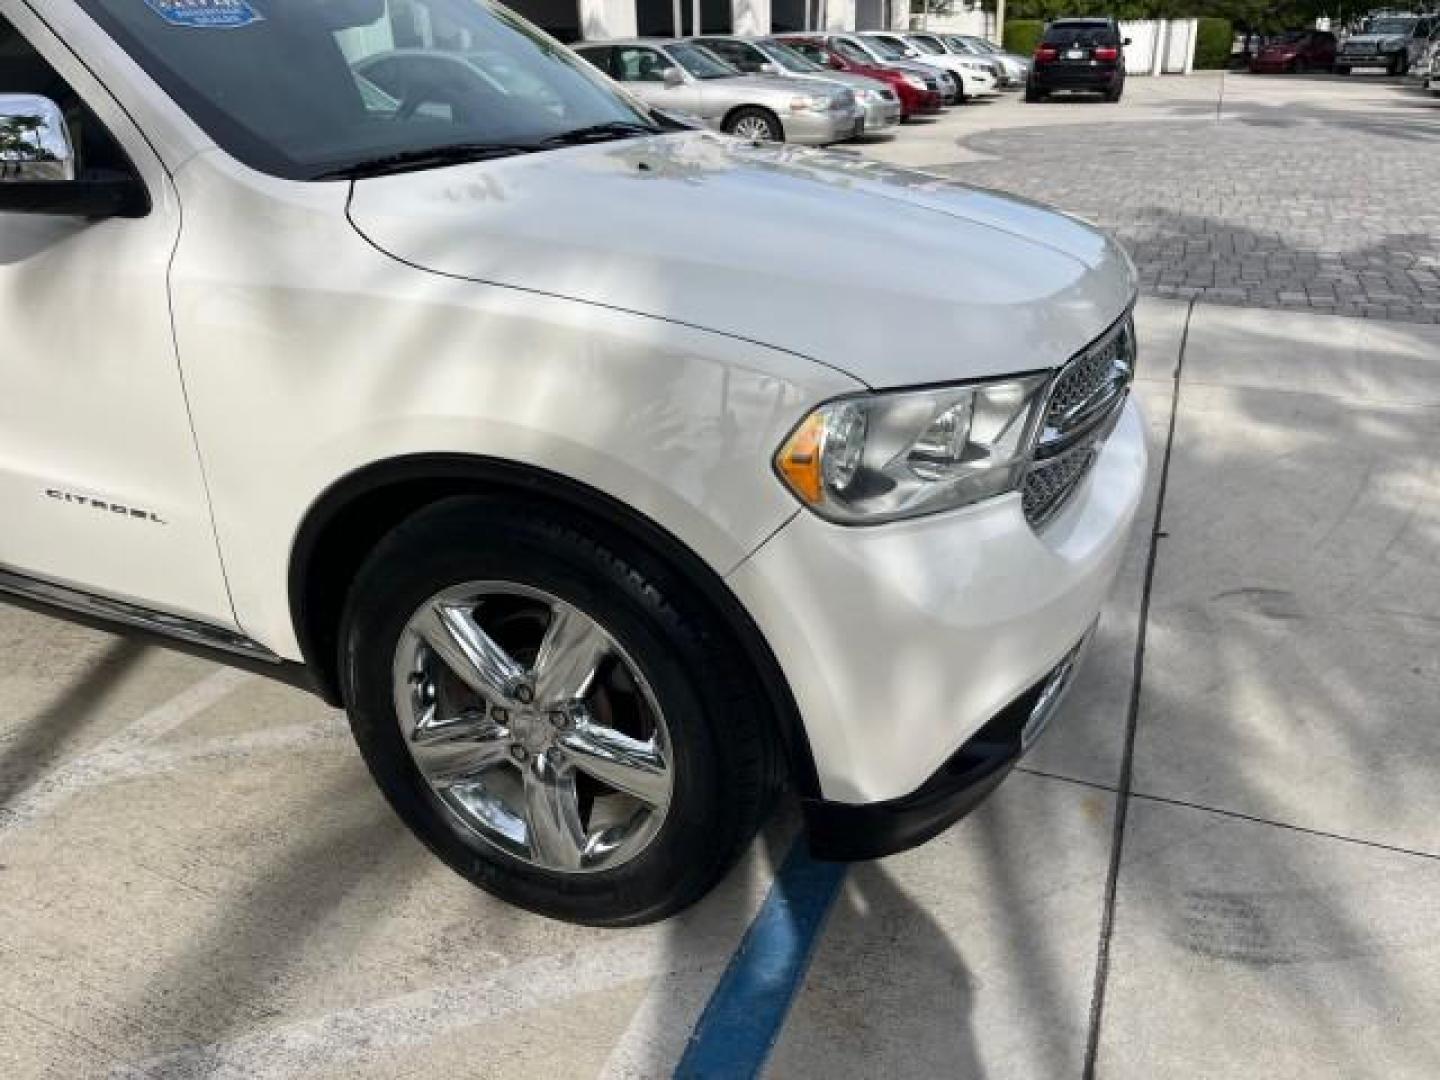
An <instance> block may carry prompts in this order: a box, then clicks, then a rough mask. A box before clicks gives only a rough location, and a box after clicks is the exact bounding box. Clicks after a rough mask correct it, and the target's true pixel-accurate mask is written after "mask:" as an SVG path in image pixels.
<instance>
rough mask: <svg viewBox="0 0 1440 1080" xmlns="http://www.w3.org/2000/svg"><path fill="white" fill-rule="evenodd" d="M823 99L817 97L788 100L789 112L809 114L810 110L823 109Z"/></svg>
mask: <svg viewBox="0 0 1440 1080" xmlns="http://www.w3.org/2000/svg"><path fill="white" fill-rule="evenodd" d="M824 108H825V99H824V98H817V97H808V96H806V97H794V98H791V99H790V111H791V112H809V111H810V110H811V109H817V110H818V109H824Z"/></svg>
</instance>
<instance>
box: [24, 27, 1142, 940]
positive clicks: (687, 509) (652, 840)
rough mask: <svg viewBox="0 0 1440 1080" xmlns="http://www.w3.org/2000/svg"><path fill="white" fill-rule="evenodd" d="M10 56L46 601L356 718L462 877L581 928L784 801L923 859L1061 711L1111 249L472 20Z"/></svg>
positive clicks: (1117, 398) (374, 766) (1127, 484)
mask: <svg viewBox="0 0 1440 1080" xmlns="http://www.w3.org/2000/svg"><path fill="white" fill-rule="evenodd" d="M0 38H3V40H0V165H3V168H0V325H3V326H4V327H5V333H6V348H5V349H4V350H3V352H0V512H3V519H4V522H5V524H4V527H3V529H0V590H3V592H4V593H5V594H6V595H8V596H9V597H10V598H12V599H13V600H15V601H16V602H18V603H22V604H27V605H30V606H36V607H40V608H43V609H45V610H54V611H57V612H59V613H62V614H65V615H68V616H69V617H72V618H77V619H80V620H82V621H88V622H94V623H99V624H103V625H106V626H120V627H124V628H127V629H128V630H130V631H131V632H136V633H139V634H142V635H151V636H154V637H155V638H156V639H157V640H160V639H163V640H166V641H169V642H171V643H173V644H175V645H176V646H177V647H180V648H185V649H190V650H195V651H199V652H201V653H204V654H205V655H213V656H216V657H219V658H223V659H226V660H228V661H229V662H231V663H234V664H238V665H242V666H247V667H250V668H252V669H255V670H258V671H262V672H265V673H267V674H270V675H273V676H275V677H277V678H282V679H288V680H291V681H293V682H296V683H299V684H303V685H306V686H308V687H310V688H312V689H314V690H315V691H316V692H318V693H319V694H321V695H322V696H323V697H324V698H325V699H326V700H328V701H330V702H332V703H335V704H337V705H343V706H344V707H345V708H346V709H347V710H348V712H349V715H350V718H351V722H352V726H353V729H354V733H355V737H356V739H357V741H358V743H359V745H360V748H361V750H362V752H363V754H364V756H365V759H366V761H367V763H368V764H369V767H370V769H371V771H372V772H373V774H374V776H375V779H376V780H377V782H378V783H379V785H380V787H381V788H382V789H383V790H384V792H385V794H386V796H387V797H388V798H389V800H390V802H391V803H392V804H393V806H394V807H395V809H396V811H397V812H398V813H399V814H400V815H401V816H402V817H403V818H404V819H405V821H406V822H407V823H408V824H409V826H410V827H411V828H412V829H413V830H414V831H415V832H416V834H418V835H419V836H420V837H421V838H422V839H423V840H424V841H425V843H426V844H428V845H429V846H430V848H431V849H432V850H433V851H434V852H435V853H436V854H437V855H438V856H439V857H440V858H441V859H443V860H444V861H445V862H447V863H448V864H449V865H450V866H452V867H453V868H454V869H455V870H456V871H458V872H459V873H461V874H463V875H465V876H466V877H467V878H469V879H470V880H472V881H474V882H475V883H476V884H478V885H480V886H481V887H483V888H485V889H488V890H490V891H492V892H494V893H496V894H498V895H500V896H502V897H505V898H507V899H508V900H510V901H512V902H514V903H517V904H520V905H523V906H525V907H527V908H530V909H532V910H535V911H539V912H543V913H545V914H548V915H551V916H555V917H558V918H564V919H570V920H575V921H580V922H586V923H595V924H605V925H622V924H633V923H638V922H643V921H647V920H651V919H656V918H660V917H662V916H664V915H667V914H669V913H671V912H674V911H676V910H678V909H679V908H681V907H683V906H684V905H685V904H687V903H689V902H691V901H693V900H695V899H696V898H697V897H699V896H701V895H702V894H703V893H704V892H705V891H706V890H707V889H708V888H710V886H712V885H713V884H714V883H715V882H716V881H717V880H718V879H719V877H720V876H721V875H722V874H723V873H724V872H725V870H726V868H727V867H728V866H729V865H731V863H732V862H733V861H734V859H735V858H736V857H737V855H738V854H739V853H740V852H741V851H742V850H743V849H744V847H745V845H746V844H747V843H748V842H749V841H750V839H751V838H752V837H753V835H754V833H755V831H756V829H757V828H758V827H759V826H760V824H761V823H762V822H763V821H764V820H765V817H766V815H767V813H768V812H769V810H770V808H771V807H772V806H773V804H774V802H775V798H776V796H777V795H778V794H779V793H780V792H782V791H783V790H785V789H786V788H787V787H788V788H790V789H792V790H794V791H795V792H797V793H798V796H799V798H800V800H801V804H802V806H803V808H804V815H805V822H806V828H807V831H808V834H809V838H810V843H811V845H812V847H813V849H814V851H815V852H816V853H817V854H818V855H819V856H821V857H826V858H838V859H849V858H868V857H873V856H877V855H882V854H885V853H888V852H892V851H897V850H900V849H902V848H905V847H908V846H911V845H914V844H917V843H920V842H921V841H923V840H925V839H927V838H929V837H931V836H933V835H935V834H936V833H937V832H939V831H940V830H942V829H944V828H945V827H946V826H948V825H949V824H950V823H951V822H953V821H955V820H956V819H957V818H959V817H960V816H961V815H962V814H964V813H965V812H966V811H967V810H968V809H969V808H970V807H971V806H973V805H974V804H975V803H976V802H977V801H978V800H979V799H980V798H981V797H982V796H983V795H984V794H985V793H986V792H987V791H989V790H990V789H991V788H992V787H994V785H995V784H996V783H998V782H999V781H1000V779H1001V778H1002V777H1003V776H1004V775H1005V773H1006V772H1007V770H1008V769H1009V767H1010V766H1011V765H1012V764H1013V763H1014V762H1015V761H1016V760H1017V758H1018V757H1019V756H1020V755H1021V753H1023V752H1024V750H1025V749H1026V748H1027V746H1029V744H1030V742H1031V741H1032V740H1033V739H1034V738H1035V737H1036V736H1037V735H1038V733H1039V731H1040V729H1041V728H1042V727H1043V726H1044V724H1045V723H1046V721H1047V719H1049V717H1050V716H1051V714H1052V713H1053V710H1054V708H1055V704H1056V702H1057V701H1058V700H1059V699H1060V697H1061V695H1062V694H1063V692H1064V690H1065V688H1066V686H1067V684H1068V683H1069V680H1070V678H1071V675H1072V673H1073V671H1074V670H1075V667H1076V664H1077V662H1078V658H1079V656H1080V653H1081V651H1082V648H1083V645H1084V642H1085V640H1086V638H1087V636H1088V634H1089V632H1090V628H1091V626H1092V625H1093V623H1094V621H1095V619H1096V617H1097V614H1098V612H1099V610H1100V607H1101V604H1102V603H1103V601H1104V599H1105V595H1106V592H1107V590H1108V589H1109V587H1110V584H1111V581H1112V579H1113V577H1114V575H1115V571H1116V568H1117V564H1118V563H1119V561H1120V558H1121V554H1122V550H1123V548H1124V546H1125V542H1126V535H1127V532H1128V531H1129V528H1130V524H1131V520H1132V518H1133V515H1134V513H1135V509H1136V505H1137V503H1138V501H1139V499H1140V494H1141V488H1142V485H1143V479H1144V471H1145V469H1144V467H1145V449H1144V438H1143V433H1142V424H1141V421H1140V418H1139V416H1138V414H1137V412H1136V409H1135V406H1134V405H1133V403H1131V401H1130V398H1129V387H1130V380H1131V375H1132V372H1133V369H1134V364H1135V336H1134V332H1133V328H1132V322H1131V308H1132V304H1133V300H1134V295H1135V279H1134V274H1133V270H1132V268H1131V266H1130V263H1129V261H1128V260H1127V258H1126V256H1125V255H1124V254H1123V253H1122V252H1121V251H1120V250H1119V248H1117V247H1116V246H1115V244H1114V243H1112V242H1111V241H1110V240H1108V239H1107V238H1106V237H1105V236H1103V235H1101V234H1100V233H1099V232H1097V231H1095V230H1094V229H1092V228H1090V227H1088V226H1086V225H1084V224H1081V223H1079V222H1077V221H1076V220H1074V219H1072V218H1070V217H1067V216H1064V215H1061V214H1057V213H1054V212H1050V211H1047V210H1045V209H1043V208H1041V207H1039V206H1035V205H1032V204H1029V203H1026V202H1021V201H1018V200H1015V199H1010V198H1005V197H1002V196H999V195H996V194H994V193H991V192H986V191H979V190H974V189H970V188H966V187H962V186H959V185H956V184H952V183H949V182H946V181H943V180H939V179H936V178H933V177H929V176H926V175H922V174H918V173H912V172H904V171H899V170H892V169H886V168H882V167H877V166H875V165H873V164H869V163H866V162H863V161H860V160H858V159H854V158H851V157H841V156H831V155H827V154H824V153H821V152H815V151H806V150H796V149H793V148H786V147H780V146H774V145H766V144H760V143H754V142H747V141H741V140H736V139H731V138H728V137H726V136H722V135H718V134H714V133H710V132H706V131H698V130H693V129H691V128H690V127H688V126H687V125H684V124H680V123H676V122H674V121H673V120H671V119H669V118H667V117H666V116H665V115H663V114H661V113H658V112H656V111H653V110H652V109H650V108H649V107H647V106H645V105H643V104H642V103H640V102H638V101H637V100H635V99H633V98H631V97H630V96H629V95H628V94H626V92H625V91H623V90H622V89H620V88H619V87H618V86H617V85H615V84H613V83H611V82H610V81H609V80H608V79H606V78H605V77H603V76H602V75H600V74H599V73H597V72H596V71H595V70H594V69H592V68H591V67H590V66H589V65H588V64H586V63H585V62H583V61H581V60H579V59H578V58H577V57H576V56H575V55H574V54H573V53H571V52H570V51H568V50H567V49H565V48H564V47H562V46H560V45H558V44H557V43H555V42H554V41H552V40H550V39H549V38H547V37H546V36H544V35H543V34H542V33H540V32H539V31H537V30H535V29H534V28H533V27H531V26H529V25H528V24H527V23H525V22H524V21H522V20H521V19H519V18H517V17H516V16H515V15H513V14H511V13H510V12H508V11H506V10H505V9H503V8H501V7H498V6H495V5H494V4H492V3H489V2H488V0H405V2H403V3H402V2H400V0H44V2H43V3H41V2H40V0H0ZM377 57H381V58H382V59H380V60H377V59H376V58H377ZM456 57H461V58H463V61H464V62H463V63H457V62H456ZM381 64H384V65H386V67H385V69H384V76H383V81H384V84H385V85H384V86H383V87H382V86H380V85H378V83H377V82H376V81H375V79H370V78H367V77H366V76H365V75H364V74H361V72H362V71H369V72H371V74H374V75H376V77H377V78H379V77H380V75H379V65H381ZM296 827H298V828H303V827H304V823H303V822H298V823H297V826H296Z"/></svg>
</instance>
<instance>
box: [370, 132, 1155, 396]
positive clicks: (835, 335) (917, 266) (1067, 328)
mask: <svg viewBox="0 0 1440 1080" xmlns="http://www.w3.org/2000/svg"><path fill="white" fill-rule="evenodd" d="M350 216H351V220H352V221H353V222H354V225H355V227H356V228H357V229H359V230H360V232H361V233H362V234H363V235H364V236H365V237H366V238H368V239H369V240H370V242H371V243H373V244H374V245H376V246H377V247H378V248H380V249H381V250H383V251H385V252H388V253H390V254H391V255H393V256H394V257H396V258H398V259H401V260H404V261H405V262H408V263H411V264H413V265H416V266H419V267H422V268H425V269H428V270H431V271H434V272H436V273H441V274H446V275H451V276H454V277H460V278H467V279H471V280H474V281H478V282H488V283H492V284H496V285H503V286H509V287H513V288H519V289H526V290H531V291H537V292H543V293H547V294H551V295H554V296H560V297H566V298H570V299H573V300H577V301H582V302H585V303H592V304H599V305H604V306H606V307H612V308H617V309H622V310H626V311H632V312H636V313H639V314H643V315H647V316H653V317H656V318H662V319H666V320H670V321H675V322H680V323H685V324H687V325H691V326H696V327H700V328H703V329H707V330H712V331H717V332H720V333H724V334H728V335H732V336H735V337H739V338H745V339H748V340H751V341H755V342H758V343H761V344H764V345H768V346H772V347H774V348H778V349H784V350H787V351H789V352H793V353H797V354H799V355H802V356H806V357H809V358H811V359H814V360H817V361H819V362H821V363H824V364H827V365H829V366H832V367H835V368H838V369H840V370H843V371H845V372H847V373H849V374H851V375H853V376H855V377H856V378H858V379H860V380H861V381H862V382H865V383H867V384H869V385H871V386H876V387H879V386H900V385H908V384H917V383H928V382H941V381H946V380H951V379H963V378H973V377H978V376H982V375H990V374H998V373H1003V372H1011V371H1019V370H1031V369H1040V368H1048V367H1053V366H1055V365H1058V364H1060V363H1062V362H1064V361H1065V360H1066V359H1067V358H1068V357H1070V356H1071V355H1073V354H1074V353H1075V352H1077V351H1078V350H1079V349H1080V348H1081V347H1083V346H1084V345H1085V344H1087V343H1088V342H1089V341H1090V340H1091V339H1093V338H1094V337H1096V336H1097V335H1098V334H1099V333H1100V332H1101V331H1102V330H1104V329H1105V327H1107V326H1108V325H1109V324H1110V323H1111V322H1113V321H1114V320H1115V319H1117V318H1118V317H1119V316H1120V315H1121V313H1122V312H1123V311H1124V309H1125V307H1126V306H1127V305H1128V304H1129V303H1130V302H1131V300H1132V299H1133V296H1134V292H1135V283H1134V272H1133V268H1132V267H1131V265H1130V262H1129V260H1128V259H1127V258H1126V256H1125V255H1124V254H1123V253H1122V252H1121V251H1120V249H1119V248H1118V247H1117V246H1116V245H1115V244H1114V243H1112V242H1111V241H1109V240H1108V239H1107V238H1106V237H1105V236H1104V235H1103V234H1101V233H1100V232H1098V231H1096V230H1095V229H1093V228H1090V227H1089V226H1087V225H1084V224H1082V223H1081V222H1079V221H1077V220H1075V219H1073V218H1070V217H1067V216H1064V215H1061V214H1058V213H1055V212H1053V211H1049V210H1046V209H1044V208H1042V207H1040V206H1038V205H1037V204H1033V203H1028V202H1024V201H1021V200H1018V199H1014V198H1010V197H1006V196H1002V195H998V194H995V193H993V192H989V191H985V190H983V189H977V188H969V187H962V186H959V185H956V184H953V183H950V182H948V181H944V180H941V179H938V178H935V177H933V176H927V175H924V174H921V173H915V172H908V171H903V170H898V169H893V168H890V167H887V166H882V165H879V164H877V163H874V162H866V161H862V160H860V159H858V158H853V157H850V156H848V155H839V154H826V153H821V152H816V151H807V150H798V149H796V148H793V147H784V146H773V145H754V144H750V143H746V142H742V141H740V140H735V139H729V138H726V137H724V136H719V135H714V134H711V133H708V132H685V133H677V134H672V135H665V136H657V137H655V138H647V139H634V140H627V141H625V142H618V143H604V144H600V145H595V146H589V147H581V148H574V149H569V150H560V151H552V152H548V153H543V154H535V155H529V156H524V157H515V158H506V159H500V160H496V161H490V162H483V163H477V164H474V165H463V166H456V167H452V168H446V169H437V170H430V171H426V172H417V173H408V174H404V175H400V176H391V177H382V178H374V179H367V180H361V181H358V182H357V183H356V184H355V189H354V193H353V196H352V199H351V207H350Z"/></svg>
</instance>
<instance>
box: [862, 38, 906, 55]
mask: <svg viewBox="0 0 1440 1080" xmlns="http://www.w3.org/2000/svg"><path fill="white" fill-rule="evenodd" d="M865 41H866V43H867V44H869V46H870V47H871V48H872V49H874V50H875V51H876V52H877V53H879V54H880V55H881V56H883V57H884V58H885V59H886V60H904V59H905V50H904V49H903V48H902V47H901V46H899V45H897V44H896V43H895V42H893V41H891V40H890V39H889V38H882V37H867V38H866V39H865Z"/></svg>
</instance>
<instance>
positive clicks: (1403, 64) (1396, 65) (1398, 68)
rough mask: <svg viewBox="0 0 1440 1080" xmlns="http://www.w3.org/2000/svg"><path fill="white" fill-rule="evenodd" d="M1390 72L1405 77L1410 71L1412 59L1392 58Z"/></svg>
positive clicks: (1405, 57) (1406, 57)
mask: <svg viewBox="0 0 1440 1080" xmlns="http://www.w3.org/2000/svg"><path fill="white" fill-rule="evenodd" d="M1388 70H1389V72H1390V74H1391V75H1404V74H1405V73H1406V72H1407V71H1409V70H1410V58H1409V57H1408V56H1403V55H1402V56H1395V57H1392V58H1391V60H1390V64H1389V66H1388Z"/></svg>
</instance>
